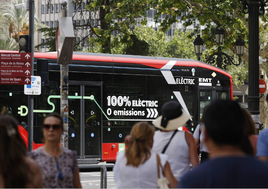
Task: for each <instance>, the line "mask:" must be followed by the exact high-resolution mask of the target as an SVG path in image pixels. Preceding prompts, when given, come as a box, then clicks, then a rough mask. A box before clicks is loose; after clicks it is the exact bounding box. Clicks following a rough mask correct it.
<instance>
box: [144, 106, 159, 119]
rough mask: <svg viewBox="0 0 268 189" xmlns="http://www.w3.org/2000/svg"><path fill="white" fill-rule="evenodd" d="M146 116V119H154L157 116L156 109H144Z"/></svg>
mask: <svg viewBox="0 0 268 189" xmlns="http://www.w3.org/2000/svg"><path fill="white" fill-rule="evenodd" d="M146 110H147V112H148V114H147V117H146V118H156V117H157V115H158V111H157V109H156V108H146Z"/></svg>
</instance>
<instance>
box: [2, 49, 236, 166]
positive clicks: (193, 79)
mask: <svg viewBox="0 0 268 189" xmlns="http://www.w3.org/2000/svg"><path fill="white" fill-rule="evenodd" d="M4 52H8V51H0V53H4ZM34 60H35V62H34V64H35V70H34V75H41V78H42V90H41V91H42V92H41V95H37V96H34V110H33V116H34V142H35V145H34V147H35V148H36V147H38V146H40V145H41V143H42V142H41V139H42V137H43V135H42V121H43V118H44V116H45V115H46V114H48V113H51V112H59V113H60V65H59V64H57V53H41V52H35V53H34ZM68 83H69V86H68V90H69V93H68V103H69V112H68V115H69V118H68V123H69V124H68V127H69V131H68V132H69V138H68V140H69V141H68V143H69V148H70V149H72V150H76V151H77V155H78V157H77V159H78V162H79V163H97V162H99V161H115V157H116V153H117V152H118V151H124V150H125V145H124V143H123V141H124V137H125V136H126V135H127V134H129V133H130V130H131V127H132V126H133V124H134V123H135V122H138V121H148V122H151V121H152V120H154V119H155V118H156V117H157V116H159V115H160V114H161V106H162V105H163V104H164V103H165V102H167V101H169V100H177V101H179V102H180V103H181V105H182V107H183V108H184V110H185V111H186V112H187V113H188V114H190V115H191V117H192V120H191V124H189V125H187V126H186V127H187V129H188V130H189V131H192V132H193V131H194V129H195V127H196V125H197V124H198V122H199V119H200V116H201V114H202V111H203V108H204V107H205V106H206V105H207V104H208V103H210V102H211V101H212V100H213V99H216V98H222V99H232V97H233V87H232V85H233V83H232V77H231V75H230V74H229V73H227V72H225V71H224V70H221V69H219V68H217V67H214V66H212V65H209V64H206V63H204V62H200V61H197V60H189V59H177V58H161V57H146V56H132V55H113V54H96V53H77V52H74V54H73V61H72V63H71V64H69V77H68ZM0 96H1V97H0V108H1V106H2V107H3V106H6V107H8V108H9V109H10V110H11V113H12V114H13V115H15V116H19V117H20V119H21V120H23V121H24V122H27V117H28V116H29V115H28V113H27V111H28V107H27V102H28V96H27V95H24V86H23V85H1V87H0ZM26 134H27V132H24V135H26ZM24 138H25V141H26V143H27V138H26V136H25V137H24Z"/></svg>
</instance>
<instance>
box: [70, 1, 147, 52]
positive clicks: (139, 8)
mask: <svg viewBox="0 0 268 189" xmlns="http://www.w3.org/2000/svg"><path fill="white" fill-rule="evenodd" d="M150 2H151V1H149V0H136V1H132V0H116V1H114V0H94V1H91V3H89V4H88V5H87V11H88V12H89V14H90V16H89V17H85V25H86V26H87V27H88V28H89V33H88V37H89V38H90V39H89V41H90V43H95V42H96V43H98V44H99V45H100V46H101V48H100V51H101V52H103V53H111V48H112V47H113V46H114V45H117V44H118V42H119V41H117V38H114V39H113V42H111V36H112V33H113V34H115V35H121V36H122V37H123V39H124V40H121V42H125V43H133V40H130V38H131V36H130V35H132V38H133V37H134V36H133V33H132V32H131V31H132V30H133V29H134V28H135V26H136V25H137V24H139V25H146V24H147V20H146V11H147V10H149V8H150V6H149V4H150ZM73 3H74V4H75V5H76V10H82V8H79V7H83V2H82V1H81V0H73ZM80 15H86V14H84V13H82V12H80ZM137 19H138V20H139V21H138V22H137ZM80 26H81V25H80ZM85 39H86V38H85ZM120 39H121V38H120ZM133 39H134V38H133ZM136 42H137V43H140V42H138V41H136ZM141 43H142V42H141Z"/></svg>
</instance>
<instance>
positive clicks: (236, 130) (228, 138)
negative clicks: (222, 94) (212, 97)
mask: <svg viewBox="0 0 268 189" xmlns="http://www.w3.org/2000/svg"><path fill="white" fill-rule="evenodd" d="M203 123H204V126H205V128H204V135H205V138H204V141H205V143H206V145H207V147H208V150H209V151H210V161H206V162H204V163H203V164H201V165H200V166H198V167H196V168H195V169H193V170H192V171H191V172H188V173H186V174H185V175H184V176H183V177H182V179H181V181H180V183H179V187H181V188H189V187H190V188H196V187H199V188H260V187H266V188H267V187H268V179H267V175H268V166H267V165H266V164H265V163H263V162H261V161H259V160H257V159H255V158H254V157H249V156H246V155H245V154H244V153H243V151H242V150H241V149H240V147H239V144H240V141H241V140H242V139H243V137H246V136H245V134H244V125H245V117H244V114H243V111H242V109H241V107H240V106H239V104H238V103H237V102H234V101H231V100H216V101H214V102H212V103H211V104H210V105H209V106H208V107H207V109H206V111H205V114H204V117H203Z"/></svg>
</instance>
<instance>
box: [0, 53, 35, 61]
mask: <svg viewBox="0 0 268 189" xmlns="http://www.w3.org/2000/svg"><path fill="white" fill-rule="evenodd" d="M0 60H8V61H18V60H28V61H31V53H1V56H0Z"/></svg>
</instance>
